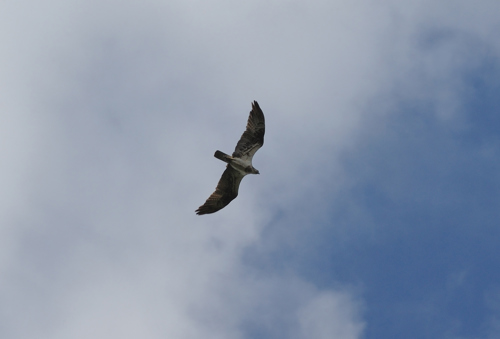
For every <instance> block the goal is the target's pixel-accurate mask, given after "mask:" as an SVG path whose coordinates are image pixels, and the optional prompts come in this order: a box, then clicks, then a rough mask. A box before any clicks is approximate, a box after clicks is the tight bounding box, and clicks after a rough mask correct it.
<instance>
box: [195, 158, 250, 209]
mask: <svg viewBox="0 0 500 339" xmlns="http://www.w3.org/2000/svg"><path fill="white" fill-rule="evenodd" d="M244 176H245V175H244V174H242V173H240V172H238V171H237V170H235V169H234V168H232V167H231V166H230V165H227V166H226V170H225V171H224V173H222V176H221V178H220V180H219V183H218V184H217V188H216V189H215V192H214V193H212V195H210V197H208V199H207V201H205V203H204V204H203V205H202V206H200V207H199V208H198V209H197V210H196V214H198V215H202V214H209V213H214V212H217V211H218V210H220V209H222V208H224V207H226V206H227V205H228V204H229V203H230V202H231V201H233V199H234V198H236V197H237V196H238V188H239V187H240V183H241V179H243V177H244Z"/></svg>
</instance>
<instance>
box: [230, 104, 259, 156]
mask: <svg viewBox="0 0 500 339" xmlns="http://www.w3.org/2000/svg"><path fill="white" fill-rule="evenodd" d="M265 131H266V124H265V120H264V113H262V110H261V109H260V107H259V104H258V103H257V101H254V102H253V103H252V110H251V111H250V116H249V117H248V122H247V129H246V130H245V132H243V135H242V136H241V138H240V141H238V143H237V144H236V148H235V149H234V153H233V157H236V158H243V159H244V160H246V159H252V157H253V155H254V154H255V152H257V150H258V149H259V148H261V147H262V145H264V133H265Z"/></svg>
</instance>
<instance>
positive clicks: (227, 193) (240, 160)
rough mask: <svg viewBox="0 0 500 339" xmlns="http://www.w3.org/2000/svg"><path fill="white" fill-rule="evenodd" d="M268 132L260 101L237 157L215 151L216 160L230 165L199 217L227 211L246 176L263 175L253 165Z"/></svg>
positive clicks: (200, 211)
mask: <svg viewBox="0 0 500 339" xmlns="http://www.w3.org/2000/svg"><path fill="white" fill-rule="evenodd" d="M264 132H265V121H264V113H262V110H261V109H260V107H259V104H258V103H257V101H254V102H253V103H252V110H251V111H250V116H249V117H248V122H247V128H246V130H245V132H243V135H242V136H241V138H240V141H238V143H237V144H236V148H235V149H234V152H233V155H232V156H229V155H227V154H225V153H223V152H221V151H215V154H214V157H216V158H217V159H220V160H222V161H224V162H227V166H226V170H225V171H224V173H222V177H221V178H220V180H219V183H218V184H217V187H216V188H215V192H214V193H212V195H211V196H210V197H208V199H207V201H205V203H204V204H203V205H201V206H200V207H199V208H198V209H197V210H196V214H198V215H202V214H209V213H214V212H217V211H218V210H220V209H223V208H224V207H226V206H227V205H228V204H229V203H230V202H231V201H233V199H234V198H236V197H237V196H238V188H239V187H240V183H241V179H243V177H244V176H245V175H247V174H260V173H259V171H258V170H257V169H256V168H255V167H253V166H252V158H253V156H254V154H255V152H257V150H258V149H259V148H261V147H262V145H264Z"/></svg>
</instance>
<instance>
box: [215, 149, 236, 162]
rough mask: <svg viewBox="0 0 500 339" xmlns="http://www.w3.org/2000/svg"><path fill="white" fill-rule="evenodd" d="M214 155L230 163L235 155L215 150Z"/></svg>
mask: <svg viewBox="0 0 500 339" xmlns="http://www.w3.org/2000/svg"><path fill="white" fill-rule="evenodd" d="M214 157H216V158H217V159H219V160H222V161H224V162H227V163H228V164H229V163H230V162H231V160H233V157H231V156H229V155H227V154H226V153H223V152H221V151H215V154H214Z"/></svg>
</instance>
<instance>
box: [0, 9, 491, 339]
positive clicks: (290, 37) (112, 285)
mask: <svg viewBox="0 0 500 339" xmlns="http://www.w3.org/2000/svg"><path fill="white" fill-rule="evenodd" d="M420 4H421V6H422V7H421V8H419V6H417V7H416V8H415V7H408V8H407V7H404V8H403V7H400V5H399V4H396V3H395V4H393V5H392V6H388V7H386V6H382V5H380V4H377V3H375V2H371V1H365V2H358V3H357V4H346V3H345V2H334V3H331V2H321V1H318V2H313V3H309V4H307V5H306V4H305V3H300V2H293V1H290V2H289V1H283V2H280V1H274V2H272V3H268V2H252V3H248V4H245V5H241V6H240V5H238V6H236V5H235V4H233V3H230V2H225V1H217V2H211V3H210V5H208V3H207V2H175V1H174V2H169V3H163V2H157V1H145V2H141V3H132V2H116V1H95V2H71V3H68V2H61V1H49V2H44V3H43V5H40V4H38V3H37V2H33V1H31V2H26V1H25V2H23V3H22V4H21V3H20V2H14V1H4V2H3V3H2V5H0V13H2V14H1V17H0V19H1V20H0V21H1V24H0V32H1V33H0V34H1V35H0V37H1V40H2V41H3V42H4V43H3V47H2V48H3V52H5V53H0V54H1V55H2V56H1V57H0V58H1V59H0V74H1V79H0V86H1V87H0V88H1V90H2V93H3V95H2V101H1V103H0V105H1V106H0V109H1V111H2V112H1V114H2V121H3V123H2V125H1V126H0V138H1V142H0V157H1V158H2V165H1V167H0V171H1V175H0V184H1V185H0V186H2V193H0V210H1V215H0V225H1V226H0V239H1V240H0V242H1V243H0V274H1V277H2V278H1V280H0V300H1V301H2V302H1V303H0V314H1V315H2V320H0V322H1V323H0V335H2V336H3V337H22V336H26V337H34V336H37V337H42V338H43V337H46V338H88V337H89V336H91V337H93V338H113V337H117V338H118V337H119V338H128V337H130V338H136V337H138V336H142V337H148V338H156V337H158V338H159V337H162V338H163V337H168V338H211V337H213V338H243V337H250V334H249V333H262V334H263V335H265V336H267V337H282V336H281V335H280V334H281V333H288V334H290V335H295V336H297V337H304V338H306V337H307V338H327V337H331V336H332V335H336V336H338V337H339V338H359V337H361V336H362V331H363V321H362V320H361V319H360V318H361V315H360V307H359V302H358V301H356V300H354V297H353V296H352V294H351V293H349V292H346V291H337V290H334V289H332V290H321V291H319V290H317V289H316V288H314V287H313V286H314V284H313V283H311V282H307V281H303V280H301V278H300V277H297V276H296V275H294V274H291V276H292V277H293V278H290V277H288V276H286V277H284V276H278V277H270V276H262V274H263V273H262V272H260V273H258V272H257V273H255V275H252V274H253V272H252V274H250V273H248V272H246V270H247V269H248V270H250V268H248V267H247V266H245V265H244V264H243V263H242V259H241V254H242V251H243V250H244V249H245V248H246V247H247V246H248V245H251V244H255V243H258V242H259V241H261V240H262V239H261V236H262V233H261V231H262V229H263V228H264V227H265V226H264V225H265V223H266V222H268V221H269V220H270V218H272V215H273V213H274V208H280V209H281V210H284V211H286V212H287V213H289V215H290V217H289V219H290V220H294V218H299V217H300V218H302V219H300V220H304V219H307V218H308V215H309V214H306V213H305V211H304V210H301V211H299V210H297V209H295V211H293V208H294V207H296V206H298V205H303V204H304V201H303V200H304V198H303V197H304V196H307V197H308V199H307V203H306V206H307V207H311V209H310V210H309V211H308V213H311V215H312V214H318V213H319V214H320V213H322V212H324V210H325V209H326V208H327V202H324V199H322V193H321V192H324V191H327V190H330V188H328V187H330V186H328V185H332V186H331V187H332V188H331V189H332V190H334V189H336V187H337V186H341V185H343V184H344V183H346V182H348V181H349V180H351V179H350V178H349V177H348V176H345V175H346V174H345V173H343V172H342V169H341V168H340V167H339V165H338V163H337V162H336V161H335V160H336V158H337V156H338V154H339V153H341V152H343V151H346V150H347V149H351V148H352V147H354V146H353V145H354V144H355V141H356V140H357V138H360V137H362V136H360V135H357V131H358V126H359V125H360V124H362V123H363V122H364V121H366V120H369V119H374V118H373V117H374V116H375V117H380V118H384V117H386V114H384V113H382V112H381V110H382V109H381V107H382V108H385V107H391V105H393V102H394V98H393V97H392V96H391V95H392V94H393V92H392V91H394V89H395V87H396V86H401V88H404V91H402V93H404V94H402V93H398V95H408V96H409V97H411V98H414V97H420V96H421V97H423V98H424V99H426V100H427V99H428V98H431V100H436V101H438V102H439V103H440V104H441V105H442V106H443V108H442V109H440V112H441V111H442V112H445V113H443V114H444V115H446V116H452V115H453V112H455V111H456V110H458V108H456V107H455V106H454V105H455V100H456V98H457V97H458V96H459V94H460V89H461V87H460V84H459V79H458V80H457V79H456V78H455V75H454V74H455V73H456V72H457V69H460V68H461V67H464V64H465V65H466V64H467V63H468V62H469V60H470V56H468V55H466V56H464V57H463V58H458V60H456V59H454V58H455V57H454V56H455V55H456V54H457V53H459V54H460V53H462V52H464V46H463V45H462V40H460V39H458V40H457V39H456V38H451V40H449V41H450V42H449V43H444V44H440V45H439V46H438V47H436V48H435V49H433V50H432V51H431V52H425V51H424V52H422V51H421V50H420V49H419V48H417V47H415V46H416V41H417V40H418V39H417V38H416V37H418V36H419V32H420V27H421V26H425V25H427V22H429V21H430V22H432V24H433V25H434V26H436V25H438V26H439V25H441V22H443V24H442V25H445V26H446V28H447V29H449V30H452V31H455V30H459V29H461V30H465V31H467V32H468V35H469V36H472V39H473V40H474V39H479V40H482V41H484V44H485V45H488V46H490V45H491V46H493V47H492V50H493V51H497V50H496V49H497V48H498V46H497V45H495V42H494V41H496V40H495V39H496V37H495V39H493V35H492V31H493V30H492V29H491V26H489V25H488V23H487V22H486V23H484V24H483V25H479V24H477V23H475V24H474V25H472V24H470V23H469V21H466V23H465V24H464V25H465V26H461V25H462V21H461V20H460V17H461V15H463V14H464V13H467V12H469V11H471V12H473V13H478V12H480V13H479V14H481V13H483V14H484V13H491V11H490V12H487V11H481V10H480V9H478V10H477V11H478V12H474V10H475V8H476V6H475V7H474V8H471V7H470V6H471V5H468V4H467V3H461V7H460V6H459V9H458V10H457V11H458V14H457V13H455V14H454V15H455V16H451V15H449V14H448V13H447V12H443V8H444V6H443V7H439V6H437V5H433V8H435V9H436V11H431V12H430V13H428V12H427V11H426V9H427V8H428V7H427V6H430V2H429V3H427V2H423V1H422V2H420ZM491 6H494V4H493V3H492V5H491ZM489 18H490V20H493V19H494V18H493V17H491V16H489ZM489 22H491V21H489ZM431 26H432V25H431ZM450 46H451V47H450ZM492 53H493V52H492ZM450 61H451V62H450ZM408 76H409V77H410V78H411V79H408ZM415 82H416V83H415ZM429 83H432V84H433V85H432V86H428V84H429ZM449 83H452V84H454V85H452V86H451V87H450V86H448V84H449ZM457 83H458V84H457ZM414 89H415V91H414V92H418V93H414V92H413V90H414ZM457 89H458V90H457ZM409 91H411V92H412V93H411V94H406V93H408V92H409ZM436 93H437V95H436ZM379 95H380V97H379ZM254 99H256V100H259V102H260V103H261V106H262V108H263V109H264V112H265V114H266V119H267V123H268V129H267V131H268V134H267V136H266V144H265V146H264V148H263V150H261V151H260V152H259V153H258V154H257V156H256V158H255V162H256V163H255V166H256V167H257V168H259V169H260V170H261V172H262V173H263V174H262V175H261V176H260V177H251V178H247V179H245V180H244V182H243V184H242V193H241V194H240V197H239V198H238V199H237V200H236V201H235V202H233V203H232V204H231V205H230V206H229V207H228V208H227V209H226V210H224V211H223V212H221V213H218V214H217V215H214V216H207V217H197V216H195V215H194V210H195V209H196V207H197V206H198V205H200V204H201V203H203V201H204V199H206V197H207V196H208V195H209V194H210V193H211V190H212V189H213V188H214V187H215V185H216V182H217V180H218V177H219V175H220V173H221V171H222V168H223V167H222V166H223V165H222V164H221V163H219V162H217V161H216V160H215V159H213V158H212V156H211V155H212V154H213V151H214V150H215V149H221V150H223V151H226V152H230V151H231V149H232V147H234V143H235V142H236V140H237V138H238V137H239V136H240V134H241V132H242V129H243V127H244V124H245V119H246V114H247V112H248V111H249V109H250V101H251V100H254ZM372 103H373V110H367V109H366V108H367V106H369V105H371V104H372ZM446 112H451V113H446ZM325 167H326V168H328V171H327V173H325V170H324V169H325ZM332 173H338V174H339V175H334V174H332ZM325 178H326V180H327V184H323V186H322V187H320V188H318V183H320V182H324V180H325ZM291 183H293V184H291ZM322 190H323V191H322ZM318 191H319V192H320V193H319V194H313V193H314V192H318ZM311 192H313V193H311ZM258 196H259V197H264V198H260V199H257V197H258ZM257 204H258V208H249V207H248V206H250V207H255V206H257ZM256 211H257V212H256ZM299 212H300V213H299ZM296 220H299V219H296ZM293 227H300V226H299V225H297V224H294V225H290V228H292V229H293ZM271 246H277V247H279V246H280V243H273V244H271ZM255 269H256V268H252V270H255ZM2 331H3V332H2Z"/></svg>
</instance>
